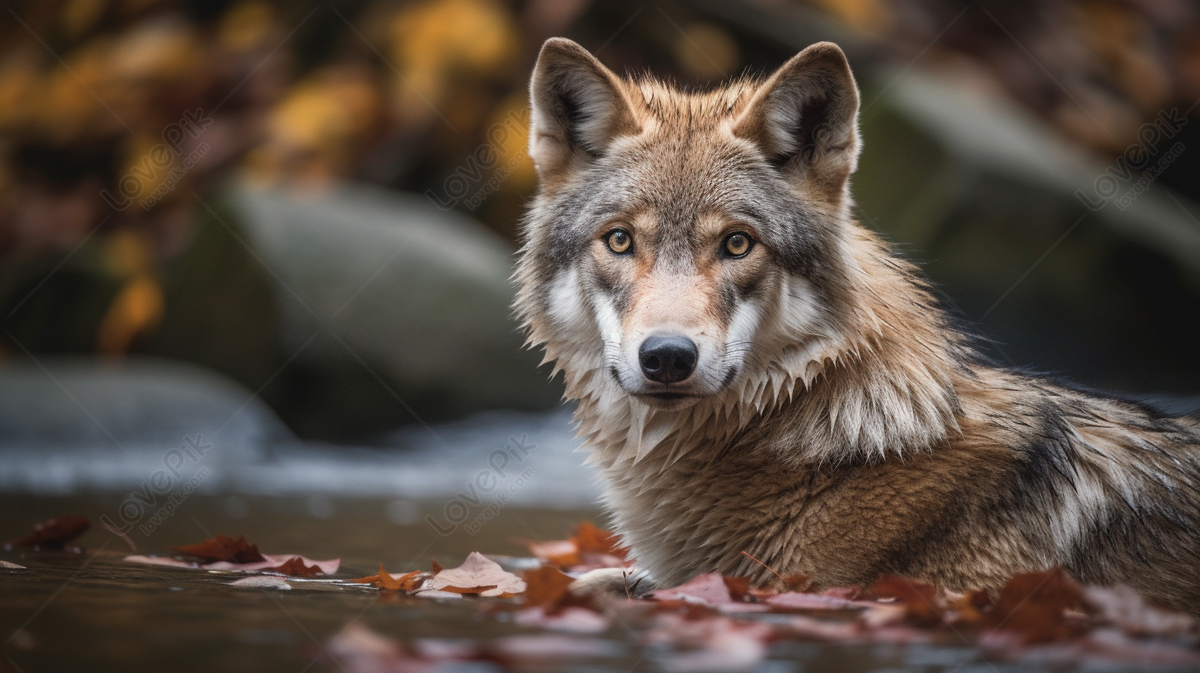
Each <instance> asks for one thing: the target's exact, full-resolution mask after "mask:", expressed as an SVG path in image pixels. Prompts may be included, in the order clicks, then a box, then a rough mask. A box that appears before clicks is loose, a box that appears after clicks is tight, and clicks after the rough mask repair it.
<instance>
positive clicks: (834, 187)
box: [733, 42, 861, 203]
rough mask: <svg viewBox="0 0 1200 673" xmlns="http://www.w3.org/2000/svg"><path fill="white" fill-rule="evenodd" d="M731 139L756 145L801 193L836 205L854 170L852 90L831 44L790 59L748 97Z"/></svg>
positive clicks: (816, 46) (855, 89)
mask: <svg viewBox="0 0 1200 673" xmlns="http://www.w3.org/2000/svg"><path fill="white" fill-rule="evenodd" d="M733 134H734V135H735V136H738V137H741V138H744V139H746V140H749V141H751V142H753V143H754V144H755V145H757V146H758V147H759V148H760V149H761V150H762V152H763V154H765V155H766V156H767V158H768V159H770V160H771V161H772V162H773V163H775V164H776V165H777V166H779V167H780V169H781V170H783V171H784V172H785V173H786V174H788V175H789V176H792V177H794V178H796V179H797V180H798V181H799V183H800V184H801V185H802V188H803V189H806V190H809V191H810V192H812V193H814V194H815V195H817V196H819V197H821V198H823V199H827V200H830V201H832V202H834V203H838V202H842V201H843V199H842V196H843V195H844V193H845V189H846V184H847V181H848V178H849V177H850V174H851V173H853V172H854V169H855V168H856V167H857V165H858V151H859V147H860V145H861V143H860V142H859V138H858V86H857V85H855V83H854V75H853V74H852V73H851V72H850V64H849V63H848V62H847V61H846V55H845V54H844V53H842V50H841V49H840V48H839V47H838V46H837V45H836V44H833V43H832V42H818V43H817V44H814V45H811V46H810V47H808V48H807V49H805V50H804V51H802V52H800V53H799V54H796V55H795V56H793V57H792V58H791V60H789V61H788V62H787V63H784V64H783V65H782V66H781V67H780V68H779V70H776V71H775V73H774V74H773V75H771V77H770V78H768V79H767V81H766V82H764V83H763V84H762V86H760V87H759V88H758V90H757V91H755V92H754V95H753V96H752V97H751V99H750V101H749V102H748V103H747V104H746V107H745V109H744V110H743V111H742V113H741V114H740V116H739V117H738V118H737V119H736V120H735V122H734V125H733Z"/></svg>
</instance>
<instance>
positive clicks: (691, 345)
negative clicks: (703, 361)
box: [638, 336, 700, 383]
mask: <svg viewBox="0 0 1200 673" xmlns="http://www.w3.org/2000/svg"><path fill="white" fill-rule="evenodd" d="M699 355H700V354H699V351H697V350H696V344H695V342H693V341H692V340H691V339H689V338H687V337H684V336H661V337H659V336H652V337H650V338H648V339H646V340H645V341H643V342H642V347H641V348H640V349H638V361H639V362H640V363H641V365H642V373H643V374H645V375H646V378H648V379H650V380H651V381H657V382H658V383H675V382H677V381H682V380H684V379H686V378H687V377H689V376H691V375H692V372H693V371H695V370H696V360H697V359H699Z"/></svg>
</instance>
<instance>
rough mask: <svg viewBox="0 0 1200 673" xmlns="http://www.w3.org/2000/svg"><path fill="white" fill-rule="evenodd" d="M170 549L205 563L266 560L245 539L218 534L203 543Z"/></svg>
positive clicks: (256, 547)
mask: <svg viewBox="0 0 1200 673" xmlns="http://www.w3.org/2000/svg"><path fill="white" fill-rule="evenodd" d="M172 549H174V550H175V551H177V552H179V553H180V554H183V555H185V556H194V557H196V558H198V559H200V560H202V561H205V562H213V561H227V562H229V563H257V562H260V561H264V560H266V559H264V558H263V555H262V554H261V553H259V551H258V545H256V544H250V543H249V542H246V538H245V537H244V536H242V535H239V536H238V537H237V539H236V540H235V539H233V538H231V537H229V536H228V535H220V534H218V535H217V536H216V537H214V538H210V539H208V540H205V541H204V542H198V543H196V544H190V545H184V546H182V547H172Z"/></svg>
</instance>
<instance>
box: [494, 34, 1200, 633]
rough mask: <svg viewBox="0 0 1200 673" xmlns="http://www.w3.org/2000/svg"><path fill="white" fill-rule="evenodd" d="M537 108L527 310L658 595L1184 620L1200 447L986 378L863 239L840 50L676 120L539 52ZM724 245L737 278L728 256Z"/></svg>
mask: <svg viewBox="0 0 1200 673" xmlns="http://www.w3.org/2000/svg"><path fill="white" fill-rule="evenodd" d="M531 96H532V107H533V115H532V130H531V139H530V150H531V154H532V156H533V157H534V159H535V161H536V162H537V165H538V171H539V176H540V188H539V192H538V195H537V197H536V199H535V200H534V203H533V205H532V208H531V210H530V212H529V215H528V218H527V220H526V223H525V237H526V238H525V243H524V247H523V249H522V252H521V256H520V261H519V264H518V270H517V279H518V282H519V285H520V288H519V294H518V298H517V302H516V310H517V313H518V314H519V316H520V317H521V319H522V320H523V322H524V324H525V325H526V327H527V329H528V331H529V336H530V341H531V343H533V344H537V345H540V346H542V347H544V348H545V350H546V356H547V359H548V360H551V361H554V362H555V363H556V365H557V367H558V368H559V369H561V370H562V371H563V373H564V376H565V380H566V395H567V397H568V398H570V399H572V400H576V401H577V404H578V407H577V412H576V419H577V421H578V424H579V433H580V434H581V436H582V437H583V438H584V439H585V440H586V444H587V447H588V449H589V450H590V451H591V458H590V460H591V461H592V462H594V463H595V464H597V465H598V466H599V469H600V471H601V473H602V474H603V476H604V478H605V479H606V481H607V494H606V503H607V506H608V507H609V508H610V509H611V511H612V513H613V516H614V518H615V523H616V527H617V530H618V531H619V532H620V534H621V535H622V536H623V538H624V540H625V541H626V542H627V543H628V544H629V545H630V546H631V548H632V550H633V554H634V556H635V557H636V558H637V560H638V562H639V565H640V566H641V567H642V568H643V569H644V570H645V571H646V572H647V573H648V574H649V576H650V577H651V578H652V580H653V581H655V582H657V583H660V584H667V585H669V584H675V583H679V582H682V581H684V580H686V579H688V578H689V577H691V576H693V575H695V574H697V573H702V572H708V571H719V572H723V573H726V574H730V575H742V576H749V577H752V578H754V579H756V580H757V581H759V582H762V583H769V582H770V581H771V580H772V575H770V573H769V572H768V571H767V570H765V569H763V568H762V567H761V566H759V565H757V564H755V563H753V562H752V561H750V560H749V559H747V558H746V557H745V556H744V555H742V554H741V552H742V551H745V552H748V553H749V554H751V555H753V556H754V557H756V558H757V559H759V560H761V561H762V562H763V563H765V564H766V565H768V566H770V567H771V568H773V569H774V570H775V571H777V572H779V573H780V574H784V575H787V574H804V575H807V576H809V577H810V578H812V579H813V580H814V581H815V582H816V583H817V585H818V586H838V585H865V584H869V583H870V582H872V581H873V580H874V579H875V578H876V577H878V576H879V575H881V574H884V573H894V574H899V575H903V576H906V577H910V578H913V579H917V580H922V581H926V582H933V583H936V584H939V585H942V586H945V587H947V588H950V589H954V590H965V589H989V590H994V589H998V588H999V587H1000V586H1002V585H1003V584H1004V583H1005V581H1006V580H1007V579H1008V578H1009V577H1011V576H1012V575H1014V574H1017V573H1022V572H1031V571H1039V570H1045V569H1048V568H1051V567H1055V566H1061V567H1063V568H1065V569H1066V570H1067V571H1068V572H1069V573H1070V574H1071V575H1072V576H1073V577H1074V578H1075V579H1077V580H1079V581H1081V582H1086V583H1094V584H1113V583H1124V584H1129V585H1132V586H1133V587H1135V588H1137V589H1139V590H1140V591H1142V592H1143V593H1144V594H1146V595H1147V596H1149V597H1151V598H1154V599H1157V600H1160V601H1163V602H1165V603H1168V604H1172V605H1175V606H1180V607H1184V608H1186V609H1188V610H1192V611H1195V610H1196V607H1195V606H1196V605H1197V604H1200V423H1198V422H1197V421H1195V420H1192V419H1186V418H1182V419H1180V418H1168V417H1164V416H1162V415H1159V414H1157V413H1155V412H1154V411H1152V410H1150V409H1147V408H1145V407H1143V406H1140V405H1138V404H1134V403H1131V402H1126V401H1121V400H1118V399H1113V398H1108V397H1103V396H1097V395H1094V394H1089V393H1084V392H1081V391H1078V390H1075V389H1072V388H1069V387H1065V386H1063V385H1058V384H1055V383H1051V382H1049V381H1047V380H1044V379H1041V378H1038V377H1035V376H1032V375H1027V374H1024V373H1019V372H1014V371H1009V370H1003V369H999V368H995V367H992V366H989V365H987V364H985V363H984V362H983V361H982V360H981V359H980V358H979V357H978V356H977V355H976V353H975V352H974V351H973V350H972V348H971V347H970V345H969V342H968V340H967V339H966V338H964V336H962V335H961V333H960V332H959V331H957V330H956V329H955V327H954V325H953V324H952V322H951V321H950V320H949V319H948V317H947V316H946V314H945V313H944V312H943V310H942V308H941V307H940V306H939V305H938V303H937V302H936V301H935V300H934V298H933V297H932V295H931V293H930V291H929V288H928V287H927V285H926V283H925V282H924V281H923V280H922V279H921V277H920V276H919V275H918V272H917V270H916V269H915V268H914V267H912V266H911V265H910V264H908V263H907V262H905V261H904V260H902V259H900V258H899V257H897V256H896V255H895V254H894V253H893V252H892V251H891V250H890V248H889V247H888V246H886V245H885V244H883V243H882V242H881V241H880V239H879V238H878V237H877V236H876V235H875V234H874V233H872V232H871V231H869V230H867V229H865V228H863V227H861V226H860V225H859V224H858V223H856V222H854V221H853V220H852V218H851V217H850V207H851V201H850V196H849V176H850V174H851V173H852V172H853V170H854V167H855V163H856V160H857V154H858V149H859V138H858V131H857V120H856V118H857V108H858V94H857V88H856V86H855V84H854V80H853V77H852V76H851V74H850V70H849V67H848V65H847V63H846V60H845V57H844V56H843V55H842V52H841V51H840V50H839V49H838V48H837V47H836V46H834V45H832V44H828V43H822V44H818V45H813V46H812V47H809V48H808V49H806V50H804V51H803V52H801V53H800V54H799V55H797V56H796V57H795V58H793V59H792V60H791V61H789V62H788V63H787V64H785V65H784V66H783V67H781V68H780V70H779V71H777V72H776V73H774V74H773V75H772V76H771V77H770V78H768V79H766V80H764V81H752V80H743V81H737V82H733V83H731V84H728V85H726V86H724V87H722V88H719V89H716V90H712V91H707V92H683V91H680V90H677V89H675V88H672V87H671V86H669V85H666V84H663V83H660V82H656V81H653V80H648V79H646V80H640V81H630V80H625V79H622V78H619V77H617V76H616V75H614V74H613V73H612V72H610V71H609V70H608V69H606V68H605V67H604V66H603V65H601V64H600V63H599V61H597V60H596V59H595V58H594V57H592V56H591V55H590V54H588V53H587V52H586V51H585V50H584V49H583V48H582V47H579V46H578V45H576V44H575V43H573V42H570V41H568V40H562V39H554V40H550V41H549V42H547V44H546V45H545V47H544V48H543V50H542V54H541V56H540V58H539V61H538V65H537V67H536V69H535V71H534V76H533V79H532V83H531ZM614 227H619V228H623V229H625V230H627V231H629V232H630V233H631V235H632V237H633V240H634V244H633V249H632V252H631V253H630V254H624V255H620V254H614V253H613V252H612V250H610V249H609V248H608V247H607V244H606V242H605V240H606V238H605V237H606V236H607V234H608V233H609V232H611V231H612V230H613V228H614ZM733 231H741V232H747V233H748V234H749V235H750V236H751V237H752V238H753V240H754V241H755V242H756V245H755V246H754V247H753V248H752V249H751V251H750V252H749V253H748V254H746V255H745V256H744V257H741V258H728V257H723V256H722V254H721V253H720V246H721V245H722V241H723V240H724V238H723V237H725V236H727V235H728V234H729V233H730V232H733ZM667 333H669V334H682V335H685V336H687V337H688V338H690V339H692V340H693V341H694V342H695V343H696V344H697V346H698V349H699V362H698V364H697V368H696V371H695V373H694V374H693V375H692V376H691V377H690V378H689V379H688V380H686V381H684V382H681V383H675V384H668V385H665V386H664V385H662V384H655V383H654V382H652V381H649V380H647V379H646V378H645V377H644V376H642V374H641V372H640V370H639V369H638V360H637V349H638V346H639V345H640V344H641V342H642V341H643V340H644V339H645V338H646V337H647V336H652V335H656V334H667ZM675 394H677V395H680V396H681V397H670V396H671V395H675Z"/></svg>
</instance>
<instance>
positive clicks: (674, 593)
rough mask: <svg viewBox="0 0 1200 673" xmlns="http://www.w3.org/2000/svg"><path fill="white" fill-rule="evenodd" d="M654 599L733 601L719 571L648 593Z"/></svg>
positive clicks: (708, 603) (718, 603) (695, 601)
mask: <svg viewBox="0 0 1200 673" xmlns="http://www.w3.org/2000/svg"><path fill="white" fill-rule="evenodd" d="M650 598H653V599H654V600H656V601H683V602H685V603H699V604H701V605H712V606H716V605H723V604H726V603H732V602H733V596H731V595H730V594H729V587H727V586H725V580H724V579H723V578H722V577H721V575H720V573H705V574H703V575H697V576H696V577H694V578H693V579H692V580H691V581H689V582H687V583H685V584H681V585H679V586H677V587H674V588H672V589H659V590H657V591H655V592H653V593H651V594H650Z"/></svg>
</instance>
